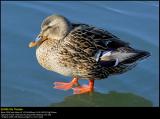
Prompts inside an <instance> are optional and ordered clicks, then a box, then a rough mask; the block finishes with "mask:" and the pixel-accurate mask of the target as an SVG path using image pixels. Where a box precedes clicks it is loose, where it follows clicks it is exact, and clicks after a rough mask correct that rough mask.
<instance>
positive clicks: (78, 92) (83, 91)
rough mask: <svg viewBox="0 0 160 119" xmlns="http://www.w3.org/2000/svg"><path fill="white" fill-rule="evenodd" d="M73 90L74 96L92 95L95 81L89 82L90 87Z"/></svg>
mask: <svg viewBox="0 0 160 119" xmlns="http://www.w3.org/2000/svg"><path fill="white" fill-rule="evenodd" d="M72 89H73V93H74V94H83V93H90V92H93V90H94V80H89V85H83V86H78V87H75V88H72Z"/></svg>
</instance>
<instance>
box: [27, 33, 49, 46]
mask: <svg viewBox="0 0 160 119" xmlns="http://www.w3.org/2000/svg"><path fill="white" fill-rule="evenodd" d="M46 39H47V38H46V37H42V36H40V35H38V36H37V38H36V39H35V41H32V42H30V43H29V48H32V47H35V46H39V45H40V44H41V43H42V42H43V41H44V40H46Z"/></svg>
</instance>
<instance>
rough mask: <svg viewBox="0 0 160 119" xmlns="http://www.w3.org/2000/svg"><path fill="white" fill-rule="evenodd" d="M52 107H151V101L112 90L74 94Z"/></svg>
mask: <svg viewBox="0 0 160 119" xmlns="http://www.w3.org/2000/svg"><path fill="white" fill-rule="evenodd" d="M50 106H52V107H151V106H152V103H151V101H148V100H146V99H144V98H143V97H140V96H137V95H135V94H132V93H119V92H115V91H111V92H109V93H108V94H102V93H99V92H94V93H91V94H82V95H72V96H68V97H66V98H65V100H64V101H63V102H60V103H53V104H51V105H50Z"/></svg>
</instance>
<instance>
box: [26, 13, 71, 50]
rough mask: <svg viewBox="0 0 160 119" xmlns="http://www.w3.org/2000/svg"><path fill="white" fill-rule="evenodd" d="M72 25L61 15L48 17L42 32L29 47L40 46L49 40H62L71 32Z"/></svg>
mask: <svg viewBox="0 0 160 119" xmlns="http://www.w3.org/2000/svg"><path fill="white" fill-rule="evenodd" d="M71 28H72V25H71V23H70V22H69V21H68V20H67V19H66V18H65V17H63V16H61V15H52V16H49V17H47V18H46V19H45V20H44V21H43V22H42V25H41V32H40V34H39V35H38V36H37V38H36V39H35V41H32V42H30V44H29V47H30V48H31V47H34V46H39V45H41V43H42V42H44V41H45V40H49V39H54V40H61V39H63V38H64V37H65V36H66V35H67V34H68V33H69V32H70V30H71Z"/></svg>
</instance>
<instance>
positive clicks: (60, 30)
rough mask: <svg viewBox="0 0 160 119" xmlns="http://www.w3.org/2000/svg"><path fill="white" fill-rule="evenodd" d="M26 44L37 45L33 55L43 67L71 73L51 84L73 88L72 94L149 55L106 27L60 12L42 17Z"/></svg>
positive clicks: (88, 88)
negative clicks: (38, 28) (83, 82)
mask: <svg viewBox="0 0 160 119" xmlns="http://www.w3.org/2000/svg"><path fill="white" fill-rule="evenodd" d="M29 47H30V48H32V47H36V58H37V61H38V63H39V64H40V65H41V66H42V67H43V68H45V69H47V70H49V71H53V72H56V73H59V74H61V75H64V76H69V77H72V80H71V81H70V82H54V88H55V89H60V90H69V89H72V90H73V94H83V93H91V92H93V91H94V89H95V88H94V84H95V80H102V79H107V78H108V77H109V76H111V75H117V74H122V73H125V72H127V71H129V70H131V69H133V68H134V67H135V66H136V65H137V63H138V62H139V61H141V60H143V59H145V58H147V57H149V56H150V53H149V52H148V51H144V50H139V49H135V48H133V47H131V46H130V43H128V42H126V41H124V40H121V39H120V38H119V37H117V36H115V35H113V34H112V33H111V32H109V31H107V30H105V29H102V28H98V27H95V26H92V25H89V24H84V23H74V22H71V21H70V20H69V19H68V18H66V17H64V16H62V15H59V14H53V15H51V16H48V17H47V18H45V19H44V20H43V22H42V24H41V31H40V33H39V35H38V36H37V38H36V39H35V40H34V41H31V42H30V43H29ZM80 79H86V80H88V85H80V84H79V80H80Z"/></svg>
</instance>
